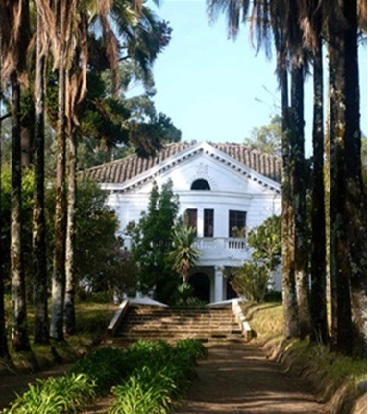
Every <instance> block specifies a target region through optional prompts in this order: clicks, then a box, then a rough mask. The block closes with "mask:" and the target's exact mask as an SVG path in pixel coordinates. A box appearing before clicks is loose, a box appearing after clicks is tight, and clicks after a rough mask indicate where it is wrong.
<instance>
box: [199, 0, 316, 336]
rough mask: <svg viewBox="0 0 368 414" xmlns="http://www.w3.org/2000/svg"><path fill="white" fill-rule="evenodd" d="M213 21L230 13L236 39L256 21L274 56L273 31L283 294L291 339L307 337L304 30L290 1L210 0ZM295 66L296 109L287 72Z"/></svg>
mask: <svg viewBox="0 0 368 414" xmlns="http://www.w3.org/2000/svg"><path fill="white" fill-rule="evenodd" d="M207 5H208V8H209V15H210V17H211V18H214V17H216V16H217V14H218V13H219V12H225V13H227V17H228V33H229V36H230V37H232V38H233V39H235V38H236V36H237V34H238V30H239V24H240V21H242V22H243V23H246V22H247V21H250V22H251V30H252V33H253V34H255V36H256V39H257V49H259V48H260V46H264V47H265V49H266V53H268V52H269V50H270V46H269V41H270V38H271V36H270V33H269V32H270V30H271V29H272V31H273V38H274V41H275V46H276V50H277V73H278V77H279V83H280V86H281V103H282V132H283V134H282V135H283V137H282V159H283V173H282V234H283V248H282V256H283V260H282V261H283V296H284V316H285V330H286V336H287V337H297V336H299V335H301V336H302V337H304V336H306V335H307V334H308V332H309V329H310V316H309V302H308V279H307V252H306V234H305V230H306V200H305V192H306V185H305V184H306V183H305V159H304V89H303V88H304V71H305V64H306V59H305V50H304V48H303V42H302V39H303V36H302V31H301V29H300V27H299V23H298V19H296V18H295V16H296V15H298V13H299V8H298V4H297V2H293V1H288V0H279V1H272V2H271V1H265V2H259V3H258V2H257V3H256V2H255V3H253V6H252V10H251V12H250V13H249V9H250V2H249V1H233V0H226V1H223V0H208V1H207ZM290 68H291V108H290V107H289V99H288V95H289V91H288V72H287V71H288V69H290Z"/></svg>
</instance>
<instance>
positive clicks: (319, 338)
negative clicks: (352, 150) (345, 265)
mask: <svg viewBox="0 0 368 414" xmlns="http://www.w3.org/2000/svg"><path fill="white" fill-rule="evenodd" d="M313 89H314V104H313V172H312V220H311V221H312V236H311V237H312V255H311V295H310V305H311V319H312V330H311V341H312V342H314V343H317V344H320V345H327V343H328V340H329V333H328V325H327V302H326V300H327V296H326V276H327V275H326V220H325V193H324V174H323V172H324V133H323V60H322V39H321V38H319V39H318V46H317V49H316V52H315V55H314V60H313Z"/></svg>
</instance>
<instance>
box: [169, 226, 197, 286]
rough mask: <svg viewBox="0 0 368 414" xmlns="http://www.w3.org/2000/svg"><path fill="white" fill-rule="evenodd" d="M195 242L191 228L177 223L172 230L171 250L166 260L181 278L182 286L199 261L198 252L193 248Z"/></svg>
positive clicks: (193, 231)
mask: <svg viewBox="0 0 368 414" xmlns="http://www.w3.org/2000/svg"><path fill="white" fill-rule="evenodd" d="M195 240H196V231H195V229H194V228H193V227H187V226H183V225H182V224H181V223H179V224H178V225H177V226H176V227H175V228H174V230H173V250H171V251H170V253H169V255H168V258H169V261H171V262H172V266H173V269H174V270H175V271H176V272H178V274H179V275H181V276H182V278H183V284H186V283H187V282H188V278H189V271H190V269H191V268H192V267H194V266H195V265H196V264H197V262H198V259H199V250H198V249H196V248H195V247H194V246H193V243H194V242H195Z"/></svg>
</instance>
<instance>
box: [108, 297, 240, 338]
mask: <svg viewBox="0 0 368 414" xmlns="http://www.w3.org/2000/svg"><path fill="white" fill-rule="evenodd" d="M185 338H194V339H198V340H200V341H202V342H204V343H209V344H213V343H239V342H243V341H244V338H243V335H242V332H241V329H240V328H239V326H238V324H237V323H236V322H235V319H234V316H233V313H232V310H231V306H227V307H222V308H217V307H216V308H179V307H170V308H168V307H160V306H149V305H130V306H129V308H128V309H127V312H126V313H125V316H124V318H123V319H122V320H121V322H120V323H119V326H118V328H117V330H116V332H115V334H114V338H113V342H114V343H115V344H116V345H124V344H126V345H128V344H130V343H132V342H135V341H137V340H139V339H143V340H147V341H158V340H164V341H167V342H169V343H173V342H176V341H178V340H180V339H185Z"/></svg>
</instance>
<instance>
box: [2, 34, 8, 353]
mask: <svg viewBox="0 0 368 414" xmlns="http://www.w3.org/2000/svg"><path fill="white" fill-rule="evenodd" d="M1 43H2V39H1V30H0V79H1V64H2V55H1ZM2 93H3V91H2V87H1V82H0V118H1V106H2ZM1 127H2V121H1V119H0V358H1V359H5V360H8V361H10V354H9V348H8V338H7V333H6V324H5V304H4V299H5V298H4V295H5V292H4V271H3V266H2V263H1V257H2V256H1V252H2V251H3V248H4V246H3V242H2V240H3V238H2V233H3V226H2V223H3V222H2V205H1V191H2V181H1V171H2V168H1V166H2V164H1V157H2V128H1Z"/></svg>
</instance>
